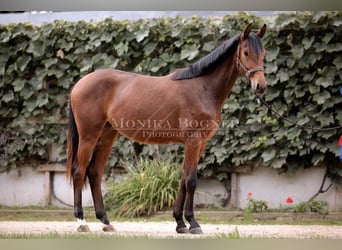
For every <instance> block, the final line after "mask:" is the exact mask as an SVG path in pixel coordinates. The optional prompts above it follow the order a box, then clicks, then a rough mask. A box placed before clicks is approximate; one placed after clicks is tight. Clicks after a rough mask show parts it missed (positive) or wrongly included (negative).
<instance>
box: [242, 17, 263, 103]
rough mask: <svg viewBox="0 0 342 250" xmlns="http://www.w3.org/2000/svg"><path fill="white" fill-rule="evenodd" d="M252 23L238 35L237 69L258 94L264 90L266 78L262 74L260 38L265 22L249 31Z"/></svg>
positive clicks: (261, 93)
mask: <svg viewBox="0 0 342 250" xmlns="http://www.w3.org/2000/svg"><path fill="white" fill-rule="evenodd" d="M251 29H252V25H251V24H249V25H248V26H247V28H246V29H245V31H244V32H243V33H242V34H241V36H240V41H239V45H238V49H237V60H236V62H237V63H236V64H237V70H238V71H239V73H240V74H241V75H244V76H245V77H246V78H247V80H248V82H250V83H251V88H252V90H253V92H254V93H255V94H256V95H258V96H260V95H263V94H264V92H265V90H266V85H267V82H266V79H265V75H264V67H263V65H264V63H263V60H264V57H265V49H264V47H263V46H262V43H261V38H262V37H263V36H264V34H265V32H266V24H264V26H263V27H262V28H261V29H260V31H258V32H257V33H254V32H251Z"/></svg>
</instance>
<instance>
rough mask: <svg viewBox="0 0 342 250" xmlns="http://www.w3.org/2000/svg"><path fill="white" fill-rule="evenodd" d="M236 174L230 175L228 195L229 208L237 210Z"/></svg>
mask: <svg viewBox="0 0 342 250" xmlns="http://www.w3.org/2000/svg"><path fill="white" fill-rule="evenodd" d="M237 182H238V174H237V173H234V172H233V173H231V183H230V184H231V193H230V204H229V206H230V207H231V208H234V209H236V208H237V200H238V198H237V197H238V183H237Z"/></svg>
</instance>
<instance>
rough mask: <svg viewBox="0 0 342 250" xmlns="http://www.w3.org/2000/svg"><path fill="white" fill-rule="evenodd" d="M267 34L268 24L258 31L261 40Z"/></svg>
mask: <svg viewBox="0 0 342 250" xmlns="http://www.w3.org/2000/svg"><path fill="white" fill-rule="evenodd" d="M265 32H266V24H264V26H262V28H261V29H260V30H259V31H258V33H257V36H258V37H260V38H263V37H264V35H265Z"/></svg>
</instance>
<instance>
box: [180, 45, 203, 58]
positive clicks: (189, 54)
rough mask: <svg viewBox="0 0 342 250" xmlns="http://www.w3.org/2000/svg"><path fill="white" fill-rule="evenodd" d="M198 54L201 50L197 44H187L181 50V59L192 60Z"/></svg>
mask: <svg viewBox="0 0 342 250" xmlns="http://www.w3.org/2000/svg"><path fill="white" fill-rule="evenodd" d="M198 54H199V50H198V48H197V45H195V44H193V45H191V46H190V47H189V46H185V47H184V48H183V49H182V51H181V55H180V59H181V60H184V59H187V60H189V61H191V60H192V59H194V58H195V57H196V56H197V55H198Z"/></svg>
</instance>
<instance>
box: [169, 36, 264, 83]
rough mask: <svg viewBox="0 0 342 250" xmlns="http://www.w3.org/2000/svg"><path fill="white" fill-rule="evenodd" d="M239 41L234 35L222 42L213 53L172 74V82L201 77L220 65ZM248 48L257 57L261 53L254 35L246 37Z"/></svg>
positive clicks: (238, 37)
mask: <svg viewBox="0 0 342 250" xmlns="http://www.w3.org/2000/svg"><path fill="white" fill-rule="evenodd" d="M239 41H240V35H235V36H234V37H232V38H230V39H229V40H227V41H225V42H223V43H222V44H221V45H220V46H219V47H218V48H216V49H215V50H214V51H213V52H211V53H210V54H208V55H206V56H205V57H203V58H201V59H200V60H198V61H197V62H195V63H194V64H191V65H189V66H188V67H187V68H183V69H180V70H178V71H176V72H175V73H174V75H173V76H172V80H183V79H191V78H195V77H198V76H201V75H203V74H205V73H206V72H208V71H209V70H211V69H213V68H215V67H217V66H218V65H220V64H221V63H222V62H223V61H224V60H225V59H226V56H227V55H228V54H230V53H232V52H233V51H235V50H236V48H237V46H238V44H239ZM247 41H248V43H249V46H250V47H251V48H252V49H253V50H254V52H255V53H256V55H257V56H258V55H259V54H260V53H261V51H262V48H263V47H262V44H261V41H260V39H259V37H258V36H257V35H256V34H255V33H250V34H249V35H248V37H247Z"/></svg>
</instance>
